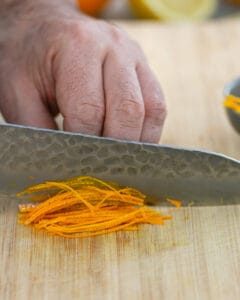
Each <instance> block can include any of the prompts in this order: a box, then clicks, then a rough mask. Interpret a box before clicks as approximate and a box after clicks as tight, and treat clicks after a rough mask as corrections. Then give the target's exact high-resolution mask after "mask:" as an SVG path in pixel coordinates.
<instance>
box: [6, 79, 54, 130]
mask: <svg viewBox="0 0 240 300" xmlns="http://www.w3.org/2000/svg"><path fill="white" fill-rule="evenodd" d="M12 82H14V86H13V85H12V84H6V85H5V87H4V88H0V89H1V111H2V113H3V116H4V118H5V120H6V121H7V122H8V123H13V124H20V125H25V126H33V127H40V128H48V129H56V128H57V126H56V123H55V121H54V118H53V116H52V115H51V113H50V112H49V110H48V108H47V106H46V105H45V104H44V102H43V101H42V100H41V98H40V96H39V93H38V91H37V90H36V89H35V87H34V86H33V84H32V83H31V82H30V81H28V80H27V79H26V78H24V76H18V77H17V78H14V77H13V78H12Z"/></svg>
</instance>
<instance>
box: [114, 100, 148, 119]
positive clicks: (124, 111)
mask: <svg viewBox="0 0 240 300" xmlns="http://www.w3.org/2000/svg"><path fill="white" fill-rule="evenodd" d="M118 112H119V113H120V115H121V116H123V117H124V118H125V119H128V120H131V119H132V120H139V118H141V117H143V116H144V105H143V103H141V101H140V100H137V99H136V98H135V99H133V98H124V99H122V100H121V101H120V107H119V108H118ZM136 117H137V118H136Z"/></svg>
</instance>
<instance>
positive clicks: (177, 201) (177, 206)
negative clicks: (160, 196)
mask: <svg viewBox="0 0 240 300" xmlns="http://www.w3.org/2000/svg"><path fill="white" fill-rule="evenodd" d="M167 201H168V202H169V203H170V204H172V205H173V206H175V207H176V208H180V207H181V206H182V202H181V201H180V200H176V199H167Z"/></svg>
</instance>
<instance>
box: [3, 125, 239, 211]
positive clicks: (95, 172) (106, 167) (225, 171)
mask: <svg viewBox="0 0 240 300" xmlns="http://www.w3.org/2000/svg"><path fill="white" fill-rule="evenodd" d="M78 175H91V176H96V177H99V178H102V179H105V180H110V181H116V182H118V183H120V184H122V185H126V186H133V187H135V188H138V189H140V190H141V191H143V192H145V193H147V194H148V195H150V198H149V199H151V201H153V202H156V204H158V203H160V201H162V200H163V199H165V198H166V197H169V198H177V199H181V200H182V201H183V204H184V205H189V204H192V205H221V204H224V205H225V204H237V203H240V161H238V160H234V159H231V158H229V157H226V156H224V155H220V154H215V153H210V152H203V151H198V150H186V149H177V148H173V147H168V146H159V145H151V144H141V143H136V142H126V141H118V140H113V139H106V138H100V137H92V136H87V135H81V134H73V133H66V132H61V131H53V130H44V129H35V128H29V127H22V126H15V125H0V190H1V191H2V192H8V193H15V192H16V191H19V190H21V189H23V188H25V187H26V186H28V185H30V184H35V183H38V182H42V181H44V180H58V179H67V178H69V177H74V176H78ZM158 201H159V202H158Z"/></svg>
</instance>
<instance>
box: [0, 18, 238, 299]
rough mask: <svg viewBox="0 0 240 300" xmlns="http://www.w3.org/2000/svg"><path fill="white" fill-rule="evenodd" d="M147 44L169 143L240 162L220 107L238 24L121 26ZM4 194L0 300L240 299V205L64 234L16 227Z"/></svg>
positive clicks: (234, 72)
mask: <svg viewBox="0 0 240 300" xmlns="http://www.w3.org/2000/svg"><path fill="white" fill-rule="evenodd" d="M121 25H122V26H123V27H124V28H125V29H126V30H127V31H128V32H129V33H130V34H131V35H132V36H133V37H134V38H135V39H137V40H138V41H139V42H140V44H141V45H142V46H143V48H144V50H145V52H146V54H147V56H148V58H149V62H150V64H151V65H152V67H153V69H154V70H155V72H156V73H157V75H158V77H159V80H160V81H161V83H162V86H163V87H164V91H165V94H166V99H167V102H168V110H169V116H168V120H167V123H166V127H165V131H164V134H163V139H162V141H163V143H167V144H173V145H179V146H180V145H181V146H187V147H197V148H205V149H210V150H214V151H218V152H222V153H225V154H227V155H230V156H233V157H235V158H237V159H240V136H238V135H237V134H236V133H235V132H234V131H233V129H232V128H231V126H230V125H229V123H228V121H227V118H226V116H225V113H224V110H223V108H222V90H223V86H224V84H225V83H226V82H228V81H230V80H231V79H233V78H235V77H236V76H238V75H240V59H239V53H240V22H238V21H231V20H229V21H224V22H221V23H208V24H201V25H179V26H176V25H165V26H162V25H158V24H154V23H152V24H151V23H133V24H131V23H123V24H121ZM16 211H17V200H16V198H15V197H9V196H8V195H1V197H0V299H4V300H5V299H11V300H12V299H64V300H65V299H104V300H105V299H109V300H112V299H131V300H132V299H144V300H145V299H146V300H148V299H171V300H172V299H184V300H185V299H190V300H192V299H194V300H195V299H199V300H202V299H204V300H205V299H218V300H220V299H222V300H225V299H228V300H235V299H240V285H239V283H240V205H238V206H228V207H227V206H226V207H202V208H195V207H194V208H191V207H188V208H182V209H180V210H176V211H174V212H173V214H174V220H173V221H171V222H169V223H168V224H167V225H166V226H164V227H149V226H145V227H144V228H142V230H141V231H139V232H136V233H132V232H131V233H121V232H120V233H117V234H111V235H108V236H103V237H97V238H92V239H83V240H64V239H62V238H58V237H49V236H46V235H45V234H43V233H35V232H34V231H32V230H31V229H29V228H25V227H23V226H20V225H17V224H16Z"/></svg>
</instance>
